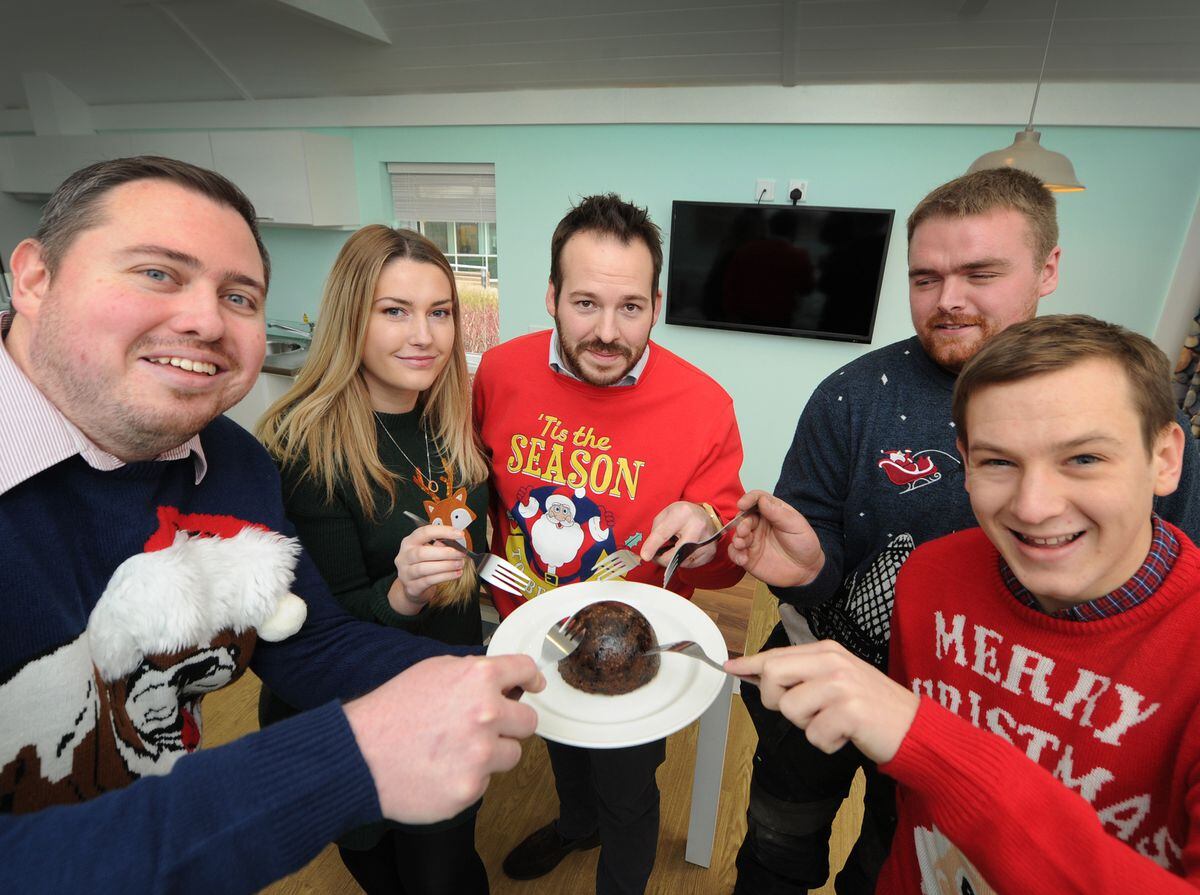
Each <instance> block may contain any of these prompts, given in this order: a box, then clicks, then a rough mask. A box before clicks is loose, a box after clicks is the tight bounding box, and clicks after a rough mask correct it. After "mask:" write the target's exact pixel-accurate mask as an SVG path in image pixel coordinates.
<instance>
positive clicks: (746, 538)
mask: <svg viewBox="0 0 1200 895" xmlns="http://www.w3.org/2000/svg"><path fill="white" fill-rule="evenodd" d="M756 505H757V507H758V513H751V514H750V515H749V516H747V517H746V518H745V519H743V520H742V521H741V522H739V523H738V524H737V526H736V527H735V528H734V531H733V540H732V541H731V542H730V544H729V558H730V559H731V560H733V561H734V562H735V563H737V564H738V565H739V566H741V567H742V568H744V569H745V570H746V571H747V572H749V573H750V574H751V575H753V576H754V577H755V578H757V579H758V580H759V581H765V582H767V584H773V585H775V586H777V587H797V586H799V585H801V584H808V583H810V582H811V581H812V580H813V579H814V578H816V577H817V574H818V573H819V572H820V571H821V568H822V567H823V566H824V565H825V553H824V551H822V550H821V542H820V541H819V540H817V534H816V532H814V531H813V530H812V526H811V525H809V524H808V520H807V519H805V518H804V517H803V516H802V515H800V511H799V510H797V509H796V508H795V507H793V506H791V505H790V504H787V503H785V502H784V501H782V500H780V499H779V498H778V497H773V496H772V495H770V494H768V493H767V492H766V491H748V492H746V493H745V494H743V495H742V498H741V500H739V501H738V509H739V510H745V509H748V508H749V507H752V506H756Z"/></svg>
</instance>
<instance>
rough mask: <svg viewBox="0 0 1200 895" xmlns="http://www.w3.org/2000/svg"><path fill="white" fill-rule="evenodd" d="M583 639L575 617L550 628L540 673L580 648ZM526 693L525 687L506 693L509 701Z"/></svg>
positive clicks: (547, 633)
mask: <svg viewBox="0 0 1200 895" xmlns="http://www.w3.org/2000/svg"><path fill="white" fill-rule="evenodd" d="M582 638H583V626H582V625H581V624H580V623H579V619H577V618H576V617H575V616H573V615H572V616H570V617H568V618H560V619H559V620H558V621H556V622H555V623H554V624H552V625H551V626H550V630H549V631H547V632H546V636H545V637H543V638H542V657H541V661H540V662H538V671H542V672H544V671H545V670H546V669H547V668H549V667H550V666H551V665H555V664H557V663H559V662H561V661H562V660H563V659H565V658H566V657H567V656H569V655H571V653H573V652H575V649H576V648H577V647H578V646H579V642H580V640H581V639H582ZM524 693H525V688H524V687H513V688H512V689H511V690H508V691H506V692H505V694H504V695H505V696H507V697H508V698H509V699H520V698H521V696H523V695H524Z"/></svg>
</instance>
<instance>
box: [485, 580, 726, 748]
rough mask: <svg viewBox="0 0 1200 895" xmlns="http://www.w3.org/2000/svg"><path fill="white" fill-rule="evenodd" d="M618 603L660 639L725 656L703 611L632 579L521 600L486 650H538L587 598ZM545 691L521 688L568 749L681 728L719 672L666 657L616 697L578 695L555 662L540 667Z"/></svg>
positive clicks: (711, 695)
mask: <svg viewBox="0 0 1200 895" xmlns="http://www.w3.org/2000/svg"><path fill="white" fill-rule="evenodd" d="M600 600H620V601H621V602H623V603H628V604H629V605H630V606H632V607H634V608H635V609H637V610H638V611H639V612H641V613H642V614H643V615H644V616H646V619H647V620H648V621H649V622H650V625H651V627H652V628H654V634H655V636H656V637H657V638H658V640H659V642H662V643H667V642H670V641H672V640H694V641H696V642H697V643H699V644H700V645H701V646H702V647H703V648H704V651H705V652H706V653H707V654H708V655H709V656H711V657H712V658H714V659H716V660H717V661H718V662H720V661H723V660H724V659H726V658H727V657H728V655H729V653H728V651H727V650H726V648H725V638H724V637H722V636H721V632H720V631H719V630H718V629H717V626H716V625H715V624H714V623H713V621H712V619H710V618H709V617H708V616H707V615H705V614H704V612H703V611H701V610H700V609H699V608H698V607H696V606H694V605H693V604H692V603H690V602H689V601H687V600H685V599H683V598H682V597H680V596H678V595H677V594H673V593H671V592H670V591H666V590H663V589H662V588H659V587H654V586H652V585H649V584H640V583H637V582H632V581H597V582H591V581H589V582H585V583H583V584H571V585H567V586H566V587H560V588H558V589H557V590H553V591H550V592H548V593H545V594H542V595H541V596H539V597H536V598H534V599H532V600H530V601H529V602H527V603H523V604H522V605H521V606H519V607H517V609H516V610H515V611H514V612H513V613H512V614H511V615H509V616H508V618H506V619H505V620H504V621H503V622H502V623H501V624H500V627H499V628H497V629H496V632H495V633H494V634H493V635H492V640H491V643H490V644H489V646H488V655H499V654H503V653H524V654H525V655H528V656H533V657H534V658H535V659H536V658H537V657H539V656H540V655H541V650H542V641H543V638H544V637H545V634H546V630H547V628H549V627H550V626H551V625H553V624H554V623H555V622H556V621H558V620H559V619H561V618H563V617H564V616H569V615H573V614H574V613H576V612H578V611H579V610H580V609H582V608H583V607H584V606H587V605H588V604H589V603H595V602H598V601H600ZM544 674H545V676H546V689H545V690H543V691H542V692H541V693H526V694H525V696H524V697H523V699H525V700H526V701H527V702H528V703H529V704H530V705H531V706H533V708H534V709H536V710H537V713H538V727H537V732H538V733H539V734H540V735H541V736H543V737H545V738H546V739H548V740H554V741H555V742H558V743H565V744H567V745H570V746H588V747H593V748H601V749H615V748H618V747H623V746H636V745H638V744H640V743H649V742H653V741H654V740H658V739H662V738H663V737H665V736H667V735H668V734H671V733H674V732H675V731H677V730H679V729H680V728H683V727H686V726H687V725H688V724H690V723H691V722H692V721H694V720H695V719H696V718H698V717H700V715H701V714H702V713H703V712H704V710H705V709H706V708H708V707H709V705H710V704H711V703H712V701H713V700H714V699H716V697H717V695H718V694H719V693H720V691H721V687H722V686H723V685H724V682H725V681H724V678H725V675H724V673H723V672H719V671H716V670H714V669H712V668H709V667H707V666H705V665H702V664H701V663H699V662H696V661H694V660H692V659H690V658H688V657H687V656H680V655H672V654H667V655H664V656H663V657H662V666H661V667H660V668H659V671H658V674H657V675H655V677H654V679H653V680H652V681H650V683H648V684H646V685H645V686H644V687H639V688H638V689H637V690H634V691H633V692H631V693H625V694H622V695H620V696H601V695H598V694H594V693H584V692H583V691H582V690H576V689H575V688H574V687H572V686H570V685H569V684H567V683H566V682H565V681H564V680H563V679H562V677H561V676H560V675H559V673H558V667H557V665H551V666H549V667H548V668H545V669H544Z"/></svg>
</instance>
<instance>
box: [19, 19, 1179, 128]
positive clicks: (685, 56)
mask: <svg viewBox="0 0 1200 895" xmlns="http://www.w3.org/2000/svg"><path fill="white" fill-rule="evenodd" d="M296 6H299V7H307V8H308V9H309V10H310V11H312V10H317V11H318V12H321V11H325V12H326V13H329V12H332V11H333V10H337V11H338V12H340V13H342V14H346V15H349V14H355V13H356V14H357V15H358V16H359V17H360V19H361V20H365V21H366V22H367V24H368V25H370V26H372V27H377V28H378V29H381V33H383V34H385V35H386V37H387V39H388V40H390V43H384V42H381V41H379V40H375V39H373V38H371V37H368V36H364V35H363V34H356V33H352V32H350V31H348V30H346V29H345V28H341V27H337V26H336V25H335V24H334V23H331V22H330V21H328V20H327V19H323V18H320V17H318V16H313V15H304V14H301V13H300V12H298V11H297V10H296V9H295V8H293V7H296ZM1052 6H1053V0H774V2H772V0H761V2H755V0H743V2H737V0H440V2H439V0H163V2H159V3H153V2H146V0H0V36H2V39H3V43H2V44H0V109H24V108H27V106H28V103H27V100H26V94H25V88H24V85H23V82H22V74H23V73H32V72H44V73H48V74H50V75H52V76H53V77H54V78H56V79H57V80H58V81H60V82H61V83H62V84H63V85H65V86H66V87H67V88H68V89H69V90H70V91H72V92H73V93H75V94H76V95H77V96H78V97H80V98H81V99H82V100H83V101H84V102H85V103H87V104H88V105H93V106H95V105H116V104H128V103H163V102H177V101H198V100H236V99H243V98H252V99H258V100H265V99H283V98H301V97H338V96H388V95H397V94H413V93H425V94H428V93H443V92H465V91H477V90H515V89H550V88H573V87H632V86H682V85H687V86H700V85H733V84H768V85H771V84H773V85H780V84H782V85H786V86H791V85H793V84H835V83H875V82H881V83H904V82H930V81H933V82H941V81H953V82H985V83H990V82H1006V81H1008V82H1011V81H1032V80H1034V79H1035V78H1036V77H1037V73H1038V68H1039V66H1040V64H1041V61H1042V53H1043V49H1044V47H1045V41H1046V34H1047V28H1048V26H1049V23H1050V13H1051V8H1052ZM1046 78H1047V80H1050V81H1106V82H1114V81H1173V82H1192V83H1195V82H1200V0H1060V6H1059V10H1058V17H1057V21H1056V23H1055V27H1054V35H1053V42H1052V44H1051V47H1050V55H1049V61H1048V63H1047V66H1046Z"/></svg>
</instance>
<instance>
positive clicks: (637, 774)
mask: <svg viewBox="0 0 1200 895" xmlns="http://www.w3.org/2000/svg"><path fill="white" fill-rule="evenodd" d="M546 749H547V751H548V752H549V753H550V765H551V767H552V768H553V769H554V786H555V788H556V789H557V790H558V804H559V808H558V832H559V833H560V834H561V835H562V836H564V837H566V838H568V839H578V838H581V837H583V836H589V835H591V834H592V833H593V832H595V831H596V830H599V832H600V863H599V865H598V866H597V868H596V893H597V895H641V893H642V892H645V891H646V881H647V880H649V879H650V871H651V870H653V869H654V856H655V854H656V853H657V851H658V805H659V798H658V781H657V779H655V772H656V771H657V770H658V766H659V765H660V764H662V763H663V761H664V760H665V759H666V757H667V742H666V740H656V741H654V742H653V743H646V744H644V745H641V746H631V747H629V748H627V749H580V748H577V747H575V746H564V745H562V744H560V743H554V742H551V741H549V740H547V741H546Z"/></svg>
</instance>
